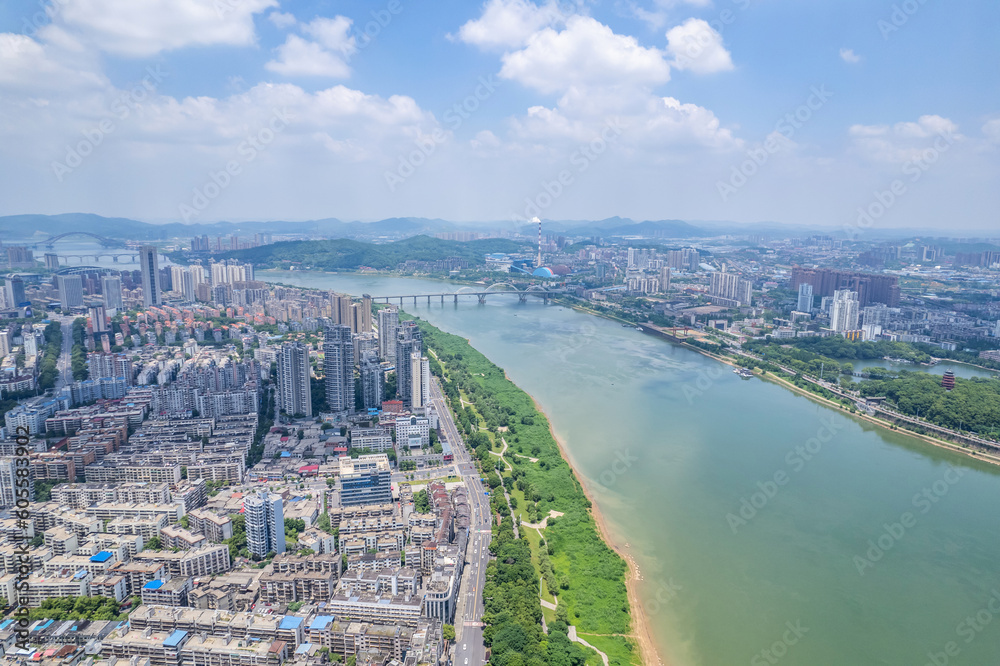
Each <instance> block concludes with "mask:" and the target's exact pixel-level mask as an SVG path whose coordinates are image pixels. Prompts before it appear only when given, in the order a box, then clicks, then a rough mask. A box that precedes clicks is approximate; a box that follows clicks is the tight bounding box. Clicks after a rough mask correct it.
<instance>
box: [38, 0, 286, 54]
mask: <svg viewBox="0 0 1000 666" xmlns="http://www.w3.org/2000/svg"><path fill="white" fill-rule="evenodd" d="M277 4H278V2H277V0H214V1H213V2H207V1H206V0H144V1H143V2H136V1H135V0H60V1H59V2H55V3H53V4H52V8H51V12H52V21H53V25H55V26H56V27H64V28H66V29H67V30H69V31H71V32H73V33H74V34H76V35H79V37H80V38H81V39H82V40H84V41H85V42H87V43H89V44H91V45H92V46H94V47H95V48H98V49H100V50H102V51H107V52H109V53H115V54H117V55H123V56H132V57H149V56H152V55H155V54H157V53H160V52H161V51H169V50H173V49H179V48H183V47H187V46H209V45H219V44H222V45H228V46H249V45H252V44H254V43H255V40H256V34H255V31H254V23H253V16H254V14H256V13H259V12H262V11H264V10H266V9H269V8H271V7H276V6H277Z"/></svg>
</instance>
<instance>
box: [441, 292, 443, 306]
mask: <svg viewBox="0 0 1000 666" xmlns="http://www.w3.org/2000/svg"><path fill="white" fill-rule="evenodd" d="M441 305H444V294H441Z"/></svg>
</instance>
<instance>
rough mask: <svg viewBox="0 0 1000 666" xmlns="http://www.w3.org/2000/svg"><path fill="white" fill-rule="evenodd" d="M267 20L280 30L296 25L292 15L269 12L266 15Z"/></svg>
mask: <svg viewBox="0 0 1000 666" xmlns="http://www.w3.org/2000/svg"><path fill="white" fill-rule="evenodd" d="M267 20H268V21H270V22H271V23H273V24H274V25H276V26H277V27H279V28H281V29H282V30H286V29H288V28H291V27H292V26H294V25H295V24H297V23H298V21H297V20H296V19H295V16H294V15H292V14H288V13H285V12H271V13H270V14H268V15H267Z"/></svg>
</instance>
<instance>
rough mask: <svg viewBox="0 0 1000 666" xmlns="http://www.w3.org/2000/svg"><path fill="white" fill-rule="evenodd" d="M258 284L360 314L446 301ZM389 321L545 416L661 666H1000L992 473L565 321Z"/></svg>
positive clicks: (999, 544)
mask: <svg viewBox="0 0 1000 666" xmlns="http://www.w3.org/2000/svg"><path fill="white" fill-rule="evenodd" d="M265 279H271V280H274V281H280V282H284V283H289V284H300V285H303V286H310V287H320V288H332V289H336V290H338V291H344V292H349V293H355V294H360V293H370V294H372V295H375V296H377V295H379V294H389V293H392V294H401V293H437V292H440V291H443V290H445V289H443V287H447V285H444V284H443V283H441V282H433V281H423V280H412V279H396V278H377V277H369V278H365V277H359V276H354V275H343V276H339V275H325V274H315V273H270V274H267V275H266V278H265ZM404 309H406V310H407V311H409V312H412V313H414V314H416V315H418V316H420V317H423V318H426V319H427V320H428V321H430V322H432V323H433V324H435V325H437V326H439V327H441V328H442V329H444V330H446V331H449V332H451V333H455V334H457V335H461V336H463V337H466V338H468V339H469V340H470V341H471V343H472V344H473V345H474V346H475V347H476V348H477V349H479V350H480V351H482V352H483V353H484V354H486V355H487V356H488V357H489V358H490V359H491V360H493V361H494V362H495V363H497V364H498V365H500V366H501V367H503V368H504V369H505V370H506V371H507V372H508V374H509V375H510V377H511V379H512V380H513V381H515V382H516V383H517V384H518V385H520V386H521V387H522V388H524V389H525V390H526V391H528V392H530V393H531V394H532V395H533V396H534V397H535V398H536V399H537V400H538V401H539V403H540V404H541V405H542V407H543V409H544V410H545V412H546V413H547V414H548V415H549V417H550V419H551V421H552V423H553V426H554V429H555V430H556V432H557V434H558V435H559V436H560V437H561V438H562V439H563V440H564V441H565V442H566V444H567V446H568V450H569V452H570V456H571V458H572V462H573V464H574V466H575V467H576V469H577V470H578V471H579V473H580V475H581V477H582V480H583V481H584V483H586V485H587V487H588V489H589V490H590V491H592V493H593V495H594V497H595V499H596V502H597V505H598V507H599V508H600V510H601V512H602V513H603V515H604V516H605V517H606V519H607V522H608V524H609V525H610V526H611V529H612V530H613V532H614V535H613V536H614V538H615V540H616V542H617V543H618V544H619V545H621V546H624V545H625V544H628V548H627V551H628V552H629V553H630V554H631V555H632V556H633V557H634V558H635V560H636V562H637V563H638V565H639V568H640V570H641V572H642V577H643V580H642V583H641V588H640V596H641V597H642V604H643V607H644V609H645V611H646V614H647V615H648V617H649V620H650V625H651V629H652V632H653V635H654V639H655V641H656V642H657V644H658V646H659V648H660V652H661V654H662V655H663V656H664V658H665V660H666V661H667V662H669V663H675V664H680V665H681V666H693V665H698V666H702V665H704V666H717V665H722V666H728V665H730V664H751V665H756V664H772V663H781V664H803V665H809V666H825V665H830V666H834V665H836V666H841V665H848V664H850V665H856V664H864V665H867V664H892V665H897V664H898V665H907V666H910V665H912V666H923V665H924V664H933V663H935V661H932V660H931V657H930V656H929V655H935V657H934V659H935V660H936V663H937V664H943V663H948V664H969V665H976V666H984V665H988V664H996V663H997V662H998V660H1000V600H998V601H994V602H992V611H991V610H990V607H991V606H990V604H991V594H992V591H993V590H1000V564H998V563H1000V511H998V510H997V508H998V506H1000V469H998V468H995V467H992V466H989V465H986V464H984V463H980V462H978V461H975V460H972V459H968V458H966V457H963V456H959V455H956V454H952V453H949V452H946V451H943V450H940V449H936V448H934V447H931V446H929V445H926V444H924V443H921V442H919V441H917V440H914V439H912V438H909V437H906V436H904V435H901V434H898V433H892V432H888V431H884V430H881V429H877V428H875V427H873V426H871V425H870V424H867V423H865V422H861V421H856V420H853V419H851V418H849V417H847V416H844V415H843V414H842V413H841V412H837V411H836V410H831V409H829V408H827V407H823V406H820V405H818V404H816V403H814V402H812V401H811V400H809V399H807V398H804V397H801V396H799V395H796V394H794V393H792V392H790V391H788V390H786V389H784V388H781V387H779V386H777V385H774V384H770V383H768V382H766V381H761V380H759V379H752V380H742V379H740V378H739V377H737V376H736V375H735V374H733V373H732V371H731V369H729V368H728V367H726V366H723V365H721V364H719V363H717V362H715V361H713V360H711V359H709V358H706V357H704V356H702V355H700V354H697V353H694V352H691V351H689V350H687V349H683V348H680V347H676V346H673V345H670V344H668V343H666V342H664V341H662V340H660V339H657V338H654V337H651V336H648V335H645V334H642V333H640V332H638V331H635V330H632V329H626V328H623V327H622V326H621V325H620V324H617V323H614V322H610V321H606V320H602V319H599V318H596V317H592V316H589V315H585V314H581V313H578V312H575V311H572V310H570V309H567V308H563V307H559V306H545V305H542V304H541V303H540V302H538V301H532V302H529V303H527V304H518V303H517V299H516V298H511V297H504V296H497V297H493V296H491V297H489V299H488V301H487V303H486V305H483V306H479V305H477V304H476V302H475V300H474V299H472V300H471V301H466V302H463V303H461V304H459V305H458V306H455V305H454V304H452V303H447V304H445V305H444V306H442V305H441V304H440V303H434V304H432V305H431V306H430V307H428V306H427V303H426V300H424V302H423V303H422V304H418V305H417V306H416V307H414V305H413V302H412V300H411V301H410V302H409V303H407V304H405V305H404ZM924 492H926V495H922V494H921V493H924ZM744 500H746V503H744ZM741 508H742V515H741ZM869 541H871V542H872V543H871V544H870V543H869ZM879 541H881V544H882V549H877V546H878V543H879ZM977 614H978V616H979V617H978V620H977V619H976V616H977ZM969 617H972V618H973V619H972V624H970V623H969V622H968V621H967V618H969ZM967 641H968V642H967ZM949 643H953V645H949ZM765 650H766V651H768V652H766V653H765V652H764V651H765ZM946 650H947V651H948V652H950V653H951V655H947V654H946ZM944 659H946V660H947V661H943V660H944Z"/></svg>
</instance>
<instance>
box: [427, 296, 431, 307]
mask: <svg viewBox="0 0 1000 666" xmlns="http://www.w3.org/2000/svg"><path fill="white" fill-rule="evenodd" d="M430 306H431V297H430V296H428V297H427V307H430Z"/></svg>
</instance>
